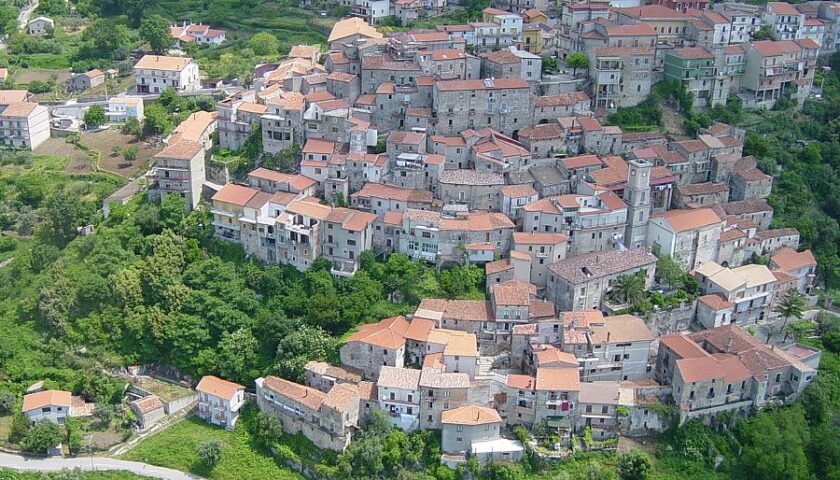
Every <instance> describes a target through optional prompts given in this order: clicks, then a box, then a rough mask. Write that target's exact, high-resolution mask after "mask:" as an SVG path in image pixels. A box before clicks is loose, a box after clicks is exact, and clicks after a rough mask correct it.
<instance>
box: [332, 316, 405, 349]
mask: <svg viewBox="0 0 840 480" xmlns="http://www.w3.org/2000/svg"><path fill="white" fill-rule="evenodd" d="M407 330H408V322H407V321H406V320H405V317H403V316H399V317H391V318H386V319H384V320H381V321H379V322H377V323H369V324H366V325H360V326H359V327H358V328H357V329H356V332H354V333H353V334H352V335H350V337H349V338H348V339H347V342H348V343H349V342H362V343H367V344H370V345H375V346H378V347H382V348H390V349H392V350H396V349H398V348H400V347H401V346H403V345H405V332H406V331H407Z"/></svg>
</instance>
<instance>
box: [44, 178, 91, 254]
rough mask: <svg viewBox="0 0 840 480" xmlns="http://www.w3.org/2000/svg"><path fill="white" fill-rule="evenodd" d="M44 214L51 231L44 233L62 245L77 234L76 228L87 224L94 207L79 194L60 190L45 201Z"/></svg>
mask: <svg viewBox="0 0 840 480" xmlns="http://www.w3.org/2000/svg"><path fill="white" fill-rule="evenodd" d="M44 215H45V219H44V220H45V222H46V225H47V226H48V227H49V229H50V230H49V231H45V232H44V234H45V235H47V236H50V237H52V239H53V240H54V241H55V242H56V243H58V244H59V245H60V246H61V245H64V244H66V243H67V242H69V241H70V240H72V239H73V237H75V236H76V228H77V227H80V226H83V225H85V224H86V223H88V222H89V221H90V220H91V217H92V216H93V208H92V207H91V205H89V204H87V203H85V202H84V201H83V200H82V199H81V198H79V196H78V195H73V194H71V193H69V192H65V191H63V190H59V191H57V192H54V193H52V194H50V195H49V196H48V197H47V198H46V200H45V201H44Z"/></svg>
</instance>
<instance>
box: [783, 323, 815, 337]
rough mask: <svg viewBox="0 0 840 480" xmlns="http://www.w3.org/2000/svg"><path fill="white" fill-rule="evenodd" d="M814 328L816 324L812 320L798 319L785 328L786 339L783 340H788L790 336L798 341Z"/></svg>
mask: <svg viewBox="0 0 840 480" xmlns="http://www.w3.org/2000/svg"><path fill="white" fill-rule="evenodd" d="M814 328H815V325H814V324H813V323H812V322H811V321H810V320H797V321H796V322H793V323H791V324H790V325H788V326H787V327H786V328H785V339H784V340H783V341H784V342H787V339H788V337H789V336H791V337H793V338H794V340H797V341H798V340H799V339H800V338H801V337H804V336H805V335H807V334H808V333H809V332H812V331H813V330H814Z"/></svg>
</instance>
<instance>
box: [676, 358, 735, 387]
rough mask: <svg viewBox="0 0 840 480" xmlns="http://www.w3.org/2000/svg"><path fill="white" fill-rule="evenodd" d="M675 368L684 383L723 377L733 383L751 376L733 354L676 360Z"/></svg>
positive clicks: (727, 381) (725, 380)
mask: <svg viewBox="0 0 840 480" xmlns="http://www.w3.org/2000/svg"><path fill="white" fill-rule="evenodd" d="M677 370H678V371H679V372H680V377H682V379H683V381H684V382H685V383H693V382H702V381H708V380H713V379H716V378H723V379H724V382H726V383H733V382H736V381H738V380H743V379H745V378H749V377H750V376H751V374H750V371H749V370H748V369H747V367H745V366H744V364H743V363H741V361H740V360H739V359H738V358H737V357H735V356H734V355H726V356H725V357H723V358H717V357H712V356H709V357H697V358H684V359H680V360H677Z"/></svg>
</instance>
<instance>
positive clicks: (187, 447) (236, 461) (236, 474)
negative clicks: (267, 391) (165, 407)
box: [124, 417, 303, 480]
mask: <svg viewBox="0 0 840 480" xmlns="http://www.w3.org/2000/svg"><path fill="white" fill-rule="evenodd" d="M245 427H246V425H245V422H243V420H242V419H240V422H239V423H238V424H237V426H236V431H234V432H227V431H225V430H222V429H220V428H217V427H214V426H211V425H209V424H207V423H205V422H203V421H201V420H199V419H197V418H194V417H191V418H188V419H186V420H184V421H181V422H179V423H177V424H175V425H173V426H171V427H169V428H168V429H166V430H165V431H163V432H162V433H159V434H157V435H154V436H152V437H150V438H148V439H146V440H144V441H142V442H141V443H140V444H139V445H137V446H136V447H135V448H134V449H133V450H131V451H129V452H128V453H127V454H126V455H125V456H124V458H125V459H126V460H135V461H140V462H146V463H150V464H153V465H159V466H162V467H168V468H174V469H176V470H182V471H187V472H191V473H194V474H196V475H201V476H203V477H207V478H209V479H219V480H221V479H234V478H235V479H239V480H263V479H269V478H270V479H272V480H292V479H294V480H297V479H301V478H303V477H301V476H300V475H298V474H297V473H295V472H293V471H292V470H290V469H288V468H285V467H283V466H282V465H280V464H279V463H278V462H277V461H276V460H275V459H274V458H272V457H271V456H270V455H268V454H267V453H266V452H264V451H262V450H261V449H260V448H259V447H258V446H257V445H256V444H255V442H254V440H253V438H251V435H250V433H249V432H248V430H247V428H245ZM209 439H219V440H221V441H222V443H223V444H224V448H223V449H222V457H221V460H219V463H218V464H216V465H215V467H213V468H208V467H207V466H206V465H204V464H203V463H201V461H199V459H198V455H196V453H195V449H196V446H198V444H200V443H201V442H204V441H206V440H209Z"/></svg>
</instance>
